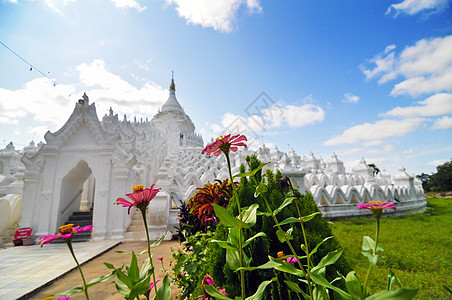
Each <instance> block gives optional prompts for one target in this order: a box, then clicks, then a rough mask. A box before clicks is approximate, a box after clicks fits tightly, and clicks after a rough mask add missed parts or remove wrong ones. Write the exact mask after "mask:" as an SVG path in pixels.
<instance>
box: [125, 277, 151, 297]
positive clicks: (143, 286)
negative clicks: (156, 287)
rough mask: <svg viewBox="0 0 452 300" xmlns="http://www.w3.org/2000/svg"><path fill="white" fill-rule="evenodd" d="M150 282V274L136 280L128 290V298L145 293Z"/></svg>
mask: <svg viewBox="0 0 452 300" xmlns="http://www.w3.org/2000/svg"><path fill="white" fill-rule="evenodd" d="M150 282H151V274H149V275H148V276H146V277H145V278H143V279H142V280H140V281H139V282H137V283H136V284H134V285H133V287H132V289H131V290H130V295H129V298H130V299H135V298H136V297H138V296H139V295H143V294H145V293H147V291H148V290H149V283H150Z"/></svg>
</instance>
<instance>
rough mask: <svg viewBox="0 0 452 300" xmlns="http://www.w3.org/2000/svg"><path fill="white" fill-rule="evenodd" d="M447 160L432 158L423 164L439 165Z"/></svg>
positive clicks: (429, 165)
mask: <svg viewBox="0 0 452 300" xmlns="http://www.w3.org/2000/svg"><path fill="white" fill-rule="evenodd" d="M448 161H449V159H436V160H433V161H429V162H428V163H426V164H425V166H427V167H437V166H440V165H442V164H444V163H446V162H448Z"/></svg>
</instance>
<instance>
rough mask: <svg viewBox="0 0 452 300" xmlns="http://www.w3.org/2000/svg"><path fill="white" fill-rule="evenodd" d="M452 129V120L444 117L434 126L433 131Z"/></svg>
mask: <svg viewBox="0 0 452 300" xmlns="http://www.w3.org/2000/svg"><path fill="white" fill-rule="evenodd" d="M448 128H452V118H449V117H448V116H444V117H442V118H440V119H437V120H436V121H435V123H434V124H433V126H432V129H448Z"/></svg>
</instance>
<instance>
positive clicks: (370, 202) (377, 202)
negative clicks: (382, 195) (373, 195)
mask: <svg viewBox="0 0 452 300" xmlns="http://www.w3.org/2000/svg"><path fill="white" fill-rule="evenodd" d="M369 204H381V201H369Z"/></svg>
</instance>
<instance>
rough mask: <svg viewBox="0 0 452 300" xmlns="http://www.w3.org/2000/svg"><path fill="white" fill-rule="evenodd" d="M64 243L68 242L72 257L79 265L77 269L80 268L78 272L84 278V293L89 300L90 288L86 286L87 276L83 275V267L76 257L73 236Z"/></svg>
mask: <svg viewBox="0 0 452 300" xmlns="http://www.w3.org/2000/svg"><path fill="white" fill-rule="evenodd" d="M64 241H65V242H66V245H67V247H68V248H69V251H70V252H71V255H72V257H73V258H74V260H75V263H76V264H77V268H78V270H79V272H80V276H82V282H83V292H84V293H85V297H86V300H89V296H88V287H87V286H86V280H85V276H84V275H83V271H82V267H81V266H80V264H79V263H78V260H77V258H76V257H75V253H74V249H73V248H72V236H71V237H70V238H68V239H65V240H64Z"/></svg>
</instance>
